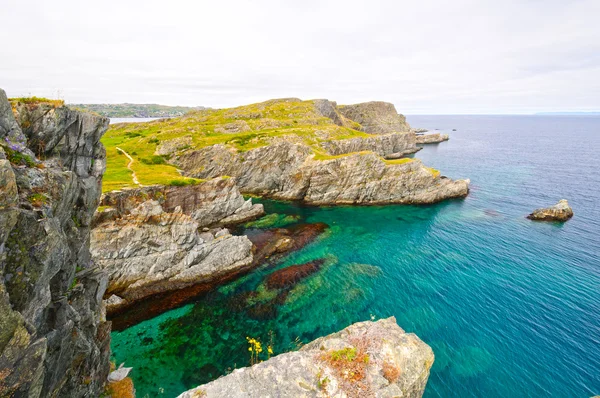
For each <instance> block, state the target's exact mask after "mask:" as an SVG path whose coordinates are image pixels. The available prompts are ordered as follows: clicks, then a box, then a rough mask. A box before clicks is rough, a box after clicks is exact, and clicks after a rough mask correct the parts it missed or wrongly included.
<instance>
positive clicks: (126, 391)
mask: <svg viewBox="0 0 600 398" xmlns="http://www.w3.org/2000/svg"><path fill="white" fill-rule="evenodd" d="M106 393H107V394H108V396H110V397H111V398H135V388H134V387H133V380H131V378H129V377H126V378H124V379H123V380H121V381H113V382H111V383H108V385H107V386H106Z"/></svg>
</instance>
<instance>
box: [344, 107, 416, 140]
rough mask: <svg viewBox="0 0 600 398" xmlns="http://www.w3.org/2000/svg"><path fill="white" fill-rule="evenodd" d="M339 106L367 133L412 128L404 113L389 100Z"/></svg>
mask: <svg viewBox="0 0 600 398" xmlns="http://www.w3.org/2000/svg"><path fill="white" fill-rule="evenodd" d="M338 108H339V111H340V113H341V114H342V115H343V116H344V117H345V118H347V119H350V120H353V121H355V122H357V123H358V124H360V126H361V128H360V130H361V131H364V132H365V133H369V134H388V133H399V132H403V131H405V132H408V131H410V130H411V129H410V126H409V125H408V123H407V122H406V118H405V117H404V115H400V114H399V113H398V112H397V111H396V107H395V106H394V104H390V103H389V102H381V101H373V102H364V103H361V104H354V105H341V106H339V107H338Z"/></svg>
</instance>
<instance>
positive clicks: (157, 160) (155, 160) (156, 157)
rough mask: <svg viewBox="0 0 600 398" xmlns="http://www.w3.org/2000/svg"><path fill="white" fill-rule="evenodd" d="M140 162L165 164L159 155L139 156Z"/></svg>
mask: <svg viewBox="0 0 600 398" xmlns="http://www.w3.org/2000/svg"><path fill="white" fill-rule="evenodd" d="M140 162H142V163H144V164H165V163H167V162H166V161H165V158H163V157H162V156H159V155H153V156H151V157H149V158H140Z"/></svg>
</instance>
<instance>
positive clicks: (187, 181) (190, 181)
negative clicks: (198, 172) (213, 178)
mask: <svg viewBox="0 0 600 398" xmlns="http://www.w3.org/2000/svg"><path fill="white" fill-rule="evenodd" d="M199 182H200V180H196V179H194V178H186V179H183V178H182V179H180V180H173V181H171V182H170V183H169V185H171V186H174V187H185V186H187V185H196V184H198V183H199Z"/></svg>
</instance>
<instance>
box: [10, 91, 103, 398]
mask: <svg viewBox="0 0 600 398" xmlns="http://www.w3.org/2000/svg"><path fill="white" fill-rule="evenodd" d="M11 108H12V109H11ZM13 111H14V113H13ZM15 115H16V116H17V118H16V119H15ZM107 127H108V119H106V118H103V117H99V116H95V115H92V114H86V113H81V112H77V111H73V110H71V109H69V108H67V107H65V106H63V105H62V104H61V103H57V102H44V101H28V102H13V103H12V107H11V104H10V103H9V102H8V100H7V98H6V94H5V93H4V91H2V90H0V181H1V185H0V276H1V278H0V396H3V397H4V396H11V397H12V396H15V397H25V396H27V397H50V396H52V397H83V396H98V395H99V394H100V391H101V389H102V387H103V385H104V382H105V380H106V376H107V374H108V372H109V352H110V347H109V342H110V324H109V323H107V322H105V320H104V315H103V305H102V295H103V294H104V290H105V288H106V284H107V278H106V276H105V275H104V274H103V273H101V272H99V271H98V270H97V269H96V268H94V266H93V263H92V261H91V257H90V251H89V232H90V225H91V221H92V216H93V213H94V210H95V208H96V206H97V205H98V201H99V199H100V192H101V179H102V173H103V172H104V169H105V152H104V148H103V146H102V145H101V144H100V142H99V140H100V137H101V136H102V134H103V133H104V132H105V131H106V129H107ZM34 155H35V156H34Z"/></svg>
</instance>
